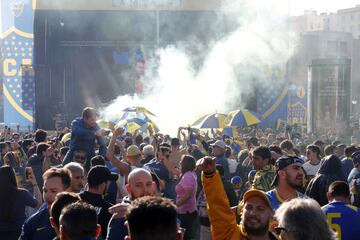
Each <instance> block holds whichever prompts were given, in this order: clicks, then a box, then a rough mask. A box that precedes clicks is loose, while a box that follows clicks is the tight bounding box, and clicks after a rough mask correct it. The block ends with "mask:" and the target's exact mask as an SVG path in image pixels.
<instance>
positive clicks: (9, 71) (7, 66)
mask: <svg viewBox="0 0 360 240" xmlns="http://www.w3.org/2000/svg"><path fill="white" fill-rule="evenodd" d="M10 65H11V66H12V67H11V66H10ZM14 67H16V60H15V59H4V74H5V76H15V75H16V68H14Z"/></svg>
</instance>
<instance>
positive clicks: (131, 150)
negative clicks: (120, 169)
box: [126, 145, 141, 157]
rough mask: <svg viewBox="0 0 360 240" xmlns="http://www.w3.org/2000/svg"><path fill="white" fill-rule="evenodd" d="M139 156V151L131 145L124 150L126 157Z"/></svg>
mask: <svg viewBox="0 0 360 240" xmlns="http://www.w3.org/2000/svg"><path fill="white" fill-rule="evenodd" d="M140 154H141V152H140V149H139V147H138V146H136V145H131V146H129V147H128V148H127V150H126V155H127V156H129V157H135V156H138V155H140Z"/></svg>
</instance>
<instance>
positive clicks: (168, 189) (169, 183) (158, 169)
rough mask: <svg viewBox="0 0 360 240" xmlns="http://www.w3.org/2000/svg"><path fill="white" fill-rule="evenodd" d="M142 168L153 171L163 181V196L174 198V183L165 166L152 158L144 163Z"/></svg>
mask: <svg viewBox="0 0 360 240" xmlns="http://www.w3.org/2000/svg"><path fill="white" fill-rule="evenodd" d="M144 168H147V169H149V170H150V171H151V172H153V173H155V174H156V175H157V176H158V178H159V179H160V180H162V181H164V182H165V189H164V197H167V198H170V199H172V200H175V198H176V192H175V184H174V183H173V179H172V177H171V175H170V172H169V170H168V169H167V168H166V166H165V165H164V164H163V163H161V162H159V161H157V160H153V161H151V162H149V163H147V164H145V165H144Z"/></svg>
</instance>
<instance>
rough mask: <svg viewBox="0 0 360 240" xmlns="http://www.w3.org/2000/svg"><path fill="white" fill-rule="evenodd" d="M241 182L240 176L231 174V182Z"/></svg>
mask: <svg viewBox="0 0 360 240" xmlns="http://www.w3.org/2000/svg"><path fill="white" fill-rule="evenodd" d="M241 182H242V180H241V177H240V176H233V177H232V178H231V184H240V183H241Z"/></svg>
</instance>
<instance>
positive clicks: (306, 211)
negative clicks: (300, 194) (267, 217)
mask: <svg viewBox="0 0 360 240" xmlns="http://www.w3.org/2000/svg"><path fill="white" fill-rule="evenodd" d="M275 218H276V219H277V221H278V222H279V224H278V226H277V227H276V228H275V231H276V234H278V236H279V238H280V240H304V239H306V240H319V239H321V240H335V239H336V235H335V232H334V231H332V230H331V229H330V227H329V225H328V223H327V221H326V216H325V214H324V213H323V212H322V210H321V208H320V205H319V204H318V203H317V202H316V201H315V200H313V199H309V198H306V199H304V198H303V199H302V198H296V199H292V200H290V201H288V202H285V203H283V204H282V205H281V206H280V208H279V209H278V210H276V212H275Z"/></svg>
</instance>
